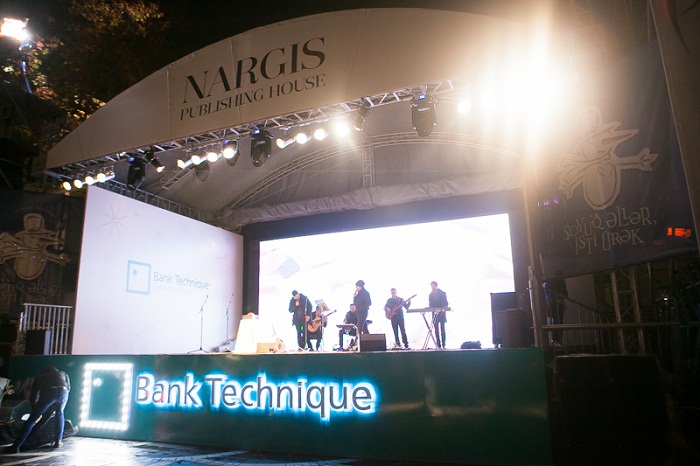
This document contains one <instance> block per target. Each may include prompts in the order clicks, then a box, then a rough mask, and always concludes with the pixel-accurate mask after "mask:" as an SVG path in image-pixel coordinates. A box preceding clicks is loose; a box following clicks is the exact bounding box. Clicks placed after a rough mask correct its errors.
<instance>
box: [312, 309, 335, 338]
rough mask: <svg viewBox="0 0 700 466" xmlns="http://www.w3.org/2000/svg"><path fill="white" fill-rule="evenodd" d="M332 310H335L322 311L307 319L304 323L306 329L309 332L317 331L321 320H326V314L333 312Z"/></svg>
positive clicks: (321, 323) (321, 322)
mask: <svg viewBox="0 0 700 466" xmlns="http://www.w3.org/2000/svg"><path fill="white" fill-rule="evenodd" d="M334 312H336V310H333V311H331V312H325V313H324V312H322V313H321V315H320V316H318V317H314V318H313V319H311V320H309V321H308V322H307V323H306V330H307V331H308V332H309V333H314V332H317V331H318V329H320V328H321V325H323V322H324V321H325V320H326V318H328V316H329V315H331V314H333V313H334Z"/></svg>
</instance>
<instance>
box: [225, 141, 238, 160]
mask: <svg viewBox="0 0 700 466" xmlns="http://www.w3.org/2000/svg"><path fill="white" fill-rule="evenodd" d="M236 152H238V148H237V147H236V146H234V145H233V144H229V145H227V146H224V150H223V151H222V155H223V156H224V158H225V159H226V160H231V159H232V158H233V156H234V155H236Z"/></svg>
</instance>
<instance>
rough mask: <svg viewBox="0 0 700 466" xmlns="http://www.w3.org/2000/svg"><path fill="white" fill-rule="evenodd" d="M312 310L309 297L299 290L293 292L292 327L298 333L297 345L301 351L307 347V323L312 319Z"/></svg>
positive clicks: (291, 302) (291, 300)
mask: <svg viewBox="0 0 700 466" xmlns="http://www.w3.org/2000/svg"><path fill="white" fill-rule="evenodd" d="M312 309H313V306H312V305H311V300H310V299H309V298H308V297H307V296H305V295H303V294H301V293H299V292H298V291H297V290H294V291H292V299H290V300H289V312H291V313H292V325H294V328H295V329H296V332H297V344H298V345H299V349H300V350H303V349H304V348H305V347H306V322H307V321H308V320H310V319H311V310H312Z"/></svg>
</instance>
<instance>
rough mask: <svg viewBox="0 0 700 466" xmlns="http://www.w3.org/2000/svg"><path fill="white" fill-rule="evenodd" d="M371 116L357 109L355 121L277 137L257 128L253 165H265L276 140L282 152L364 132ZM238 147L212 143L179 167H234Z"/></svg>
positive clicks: (253, 136) (232, 142)
mask: <svg viewBox="0 0 700 466" xmlns="http://www.w3.org/2000/svg"><path fill="white" fill-rule="evenodd" d="M368 113H369V107H362V108H361V109H360V110H358V112H357V113H356V115H355V118H354V119H352V120H348V119H345V118H344V119H338V120H334V121H333V122H332V124H331V128H330V129H328V128H326V127H324V126H320V127H318V128H316V129H313V130H312V129H310V128H308V127H306V126H303V127H301V128H299V129H297V130H296V131H292V130H291V129H287V130H284V133H283V134H282V135H280V136H278V137H277V138H275V137H274V136H273V135H272V133H270V131H268V130H266V129H256V130H255V131H253V133H251V135H250V158H251V161H252V162H253V166H255V167H262V166H263V164H264V163H265V161H266V160H267V159H268V158H269V157H270V155H271V152H272V142H273V141H274V143H275V145H276V146H277V147H278V148H279V149H286V148H287V147H289V146H291V145H292V144H306V143H307V142H309V141H311V140H312V139H313V140H316V141H323V140H324V139H326V138H327V137H328V136H330V134H331V132H332V133H334V134H335V135H336V136H339V137H343V136H346V135H347V134H349V133H350V131H352V130H353V129H355V130H358V131H359V130H361V129H362V124H363V123H364V121H365V119H366V117H367V114H368ZM238 144H239V142H238V141H235V140H230V141H224V142H223V143H218V144H212V145H210V146H208V147H205V148H203V149H200V150H198V151H196V152H194V153H193V154H192V155H190V156H189V158H181V159H178V161H177V166H178V167H180V168H181V169H183V170H184V169H186V168H188V167H189V166H191V165H194V166H195V167H196V166H199V165H201V164H203V163H204V162H210V163H214V162H216V161H217V160H219V159H220V158H224V159H225V160H226V161H227V163H228V164H229V165H231V166H233V165H235V164H236V162H237V161H238V157H239V155H240V152H239V150H238Z"/></svg>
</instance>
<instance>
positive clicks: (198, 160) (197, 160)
mask: <svg viewBox="0 0 700 466" xmlns="http://www.w3.org/2000/svg"><path fill="white" fill-rule="evenodd" d="M206 159H207V158H206V157H202V156H201V155H199V154H194V155H192V158H190V160H191V161H192V163H193V164H195V165H199V164H200V163H202V162H204V161H205V160H206Z"/></svg>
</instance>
